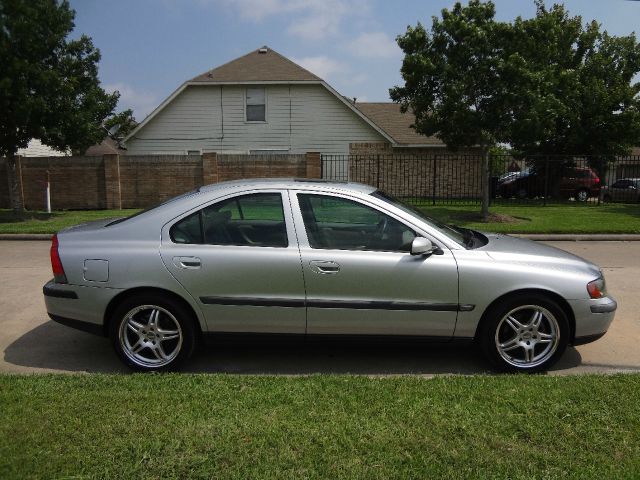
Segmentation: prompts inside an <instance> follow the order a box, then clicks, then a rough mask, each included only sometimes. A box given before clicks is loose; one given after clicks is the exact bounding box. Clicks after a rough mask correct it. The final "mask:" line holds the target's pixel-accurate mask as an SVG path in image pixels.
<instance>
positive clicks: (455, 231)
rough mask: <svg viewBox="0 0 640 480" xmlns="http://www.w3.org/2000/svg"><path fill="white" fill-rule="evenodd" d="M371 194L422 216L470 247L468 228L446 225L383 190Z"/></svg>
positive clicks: (461, 243)
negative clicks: (466, 231)
mask: <svg viewBox="0 0 640 480" xmlns="http://www.w3.org/2000/svg"><path fill="white" fill-rule="evenodd" d="M371 195H372V196H374V197H376V198H379V199H381V200H384V201H385V202H387V203H390V204H391V205H393V206H394V207H396V208H399V209H400V210H402V211H404V212H407V213H410V214H411V215H414V216H416V217H418V218H420V219H421V220H423V221H424V222H426V223H427V224H429V225H430V226H431V227H433V228H435V229H436V230H438V231H439V232H440V233H443V234H444V235H446V236H447V237H449V238H451V239H452V240H454V241H455V242H456V243H458V244H460V245H462V246H463V247H468V243H469V240H468V239H467V238H466V237H467V234H466V233H465V230H466V229H460V228H457V227H452V226H449V225H446V224H444V223H442V222H441V221H439V220H436V219H435V218H432V217H430V216H429V215H426V214H425V213H424V212H422V211H420V210H418V209H417V208H416V207H414V206H413V205H411V204H408V203H404V202H402V201H400V200H398V199H397V198H393V197H392V196H391V195H388V194H386V193H384V192H383V191H382V190H377V191H375V192H373V193H372V194H371Z"/></svg>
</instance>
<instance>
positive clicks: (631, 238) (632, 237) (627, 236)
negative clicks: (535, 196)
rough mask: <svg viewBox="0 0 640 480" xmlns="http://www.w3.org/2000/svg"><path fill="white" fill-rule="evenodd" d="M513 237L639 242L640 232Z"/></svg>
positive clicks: (566, 240)
mask: <svg viewBox="0 0 640 480" xmlns="http://www.w3.org/2000/svg"><path fill="white" fill-rule="evenodd" d="M511 236H512V237H518V238H526V239H529V240H538V241H543V242H548V241H563V242H637V241H640V234H636V233H620V234H615V233H585V234H573V233H530V234H520V233H513V234H511Z"/></svg>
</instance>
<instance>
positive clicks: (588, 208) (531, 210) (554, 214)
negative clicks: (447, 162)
mask: <svg viewBox="0 0 640 480" xmlns="http://www.w3.org/2000/svg"><path fill="white" fill-rule="evenodd" d="M419 208H421V209H422V210H423V211H425V212H426V213H427V214H428V215H431V216H433V217H435V218H437V219H439V220H442V221H443V222H445V223H453V224H456V225H460V226H463V227H468V228H473V229H476V230H484V231H490V232H500V233H640V205H632V204H631V205H628V204H609V205H601V206H596V205H580V204H564V205H550V206H546V207H543V206H540V205H494V206H492V207H491V213H493V214H497V215H501V216H508V217H511V221H509V222H489V223H483V222H481V221H479V211H480V207H479V206H478V205H436V206H431V205H420V206H419ZM137 211H138V210H87V211H64V212H54V213H52V214H47V213H44V212H27V213H26V218H25V220H23V221H19V222H17V221H15V219H14V218H13V215H12V213H11V211H9V210H0V233H54V232H57V231H58V230H61V229H63V228H66V227H69V226H72V225H76V224H78V223H83V222H88V221H91V220H98V219H102V218H111V217H122V216H128V215H132V214H133V213H136V212H137Z"/></svg>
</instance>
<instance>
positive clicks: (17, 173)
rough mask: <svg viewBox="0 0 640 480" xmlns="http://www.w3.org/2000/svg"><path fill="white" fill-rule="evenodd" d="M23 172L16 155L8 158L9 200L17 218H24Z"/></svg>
mask: <svg viewBox="0 0 640 480" xmlns="http://www.w3.org/2000/svg"><path fill="white" fill-rule="evenodd" d="M21 177H22V172H21V168H20V159H19V157H17V156H16V155H15V154H14V155H8V156H7V180H8V183H9V199H10V202H11V209H12V210H13V215H14V217H16V218H19V219H21V218H22V217H23V216H24V201H23V198H22V178H21Z"/></svg>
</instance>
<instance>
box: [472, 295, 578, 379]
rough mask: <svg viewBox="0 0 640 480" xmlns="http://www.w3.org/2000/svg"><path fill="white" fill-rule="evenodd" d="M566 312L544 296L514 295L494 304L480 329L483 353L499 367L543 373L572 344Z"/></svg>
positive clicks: (512, 370)
mask: <svg viewBox="0 0 640 480" xmlns="http://www.w3.org/2000/svg"><path fill="white" fill-rule="evenodd" d="M568 336H569V323H568V320H567V316H566V314H565V313H564V311H563V310H562V309H561V308H560V307H559V306H558V305H557V303H555V302H554V301H552V300H551V299H548V298H546V297H544V296H541V295H527V296H518V297H514V298H513V299H511V300H508V301H506V302H504V303H503V302H501V303H500V304H498V305H496V306H494V307H492V308H491V309H490V310H489V311H488V312H487V315H486V317H485V321H484V322H483V325H482V327H481V329H480V332H479V341H480V345H481V348H482V351H483V353H484V354H485V356H486V357H487V359H488V360H489V362H490V363H491V364H492V365H493V366H494V367H495V368H496V369H498V370H500V371H506V372H531V373H533V372H540V371H544V370H547V369H548V368H549V367H551V366H552V365H553V364H554V363H555V362H556V361H557V360H558V359H559V358H560V357H561V356H562V354H563V353H564V351H565V350H566V348H567V344H568Z"/></svg>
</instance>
